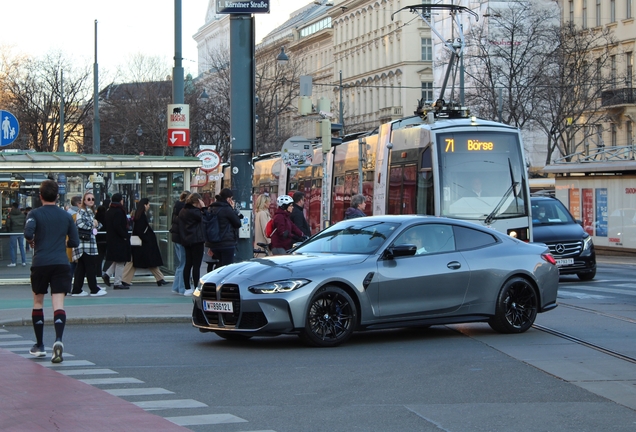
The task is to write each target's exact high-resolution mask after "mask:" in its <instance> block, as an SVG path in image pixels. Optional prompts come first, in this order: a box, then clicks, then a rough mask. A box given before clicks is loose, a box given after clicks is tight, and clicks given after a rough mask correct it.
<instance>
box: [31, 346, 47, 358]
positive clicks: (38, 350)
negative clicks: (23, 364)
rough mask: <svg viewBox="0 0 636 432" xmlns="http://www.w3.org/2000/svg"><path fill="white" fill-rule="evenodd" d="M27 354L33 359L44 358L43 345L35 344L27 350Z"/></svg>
mask: <svg viewBox="0 0 636 432" xmlns="http://www.w3.org/2000/svg"><path fill="white" fill-rule="evenodd" d="M29 354H31V355H32V356H35V357H44V356H46V351H45V350H44V345H39V346H38V344H35V345H33V346H32V347H31V349H30V350H29Z"/></svg>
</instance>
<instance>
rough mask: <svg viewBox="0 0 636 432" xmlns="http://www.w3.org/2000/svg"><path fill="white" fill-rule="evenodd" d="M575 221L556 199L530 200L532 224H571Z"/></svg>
mask: <svg viewBox="0 0 636 432" xmlns="http://www.w3.org/2000/svg"><path fill="white" fill-rule="evenodd" d="M573 223H576V221H575V220H574V219H573V218H572V215H570V212H568V211H567V209H566V208H565V206H564V205H563V204H562V203H561V201H558V200H545V199H543V200H532V224H533V225H554V224H573Z"/></svg>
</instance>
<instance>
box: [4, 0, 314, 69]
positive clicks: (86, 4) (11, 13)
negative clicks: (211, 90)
mask: <svg viewBox="0 0 636 432" xmlns="http://www.w3.org/2000/svg"><path fill="white" fill-rule="evenodd" d="M1 1H2V7H0V18H1V19H0V45H9V46H11V47H12V52H13V53H14V54H17V53H23V54H30V55H33V56H40V55H43V54H45V53H46V52H50V51H53V50H60V51H62V52H64V53H65V54H67V55H68V56H69V57H70V58H73V59H77V61H78V62H82V64H83V63H86V64H93V63H94V59H95V20H97V21H98V24H97V62H98V65H99V70H100V74H101V72H102V71H103V70H105V71H112V72H113V73H114V72H115V71H116V70H117V68H118V67H119V66H122V65H124V64H125V62H126V59H127V58H130V56H132V55H135V54H138V53H143V54H145V55H148V56H159V57H161V58H165V59H166V62H167V64H169V65H170V68H172V66H173V64H174V61H173V60H172V59H173V57H174V0H1ZM309 2H310V0H305V1H303V0H270V13H269V14H255V17H256V42H259V41H260V40H261V39H262V38H263V37H264V36H265V35H266V34H267V33H269V32H270V31H271V30H273V29H274V28H276V27H277V26H278V25H280V24H282V23H283V22H285V21H286V20H287V19H288V17H289V14H290V13H291V12H293V11H294V10H297V9H299V8H300V7H302V6H304V5H306V4H308V3H309ZM208 3H209V0H182V1H181V8H182V29H183V31H182V53H183V58H184V60H183V67H184V70H185V73H186V74H187V73H191V74H192V75H193V76H196V75H197V45H196V42H195V41H194V39H193V38H192V36H193V35H194V34H195V33H196V32H197V31H198V30H199V28H200V27H202V26H203V25H204V24H205V15H206V12H207V9H208Z"/></svg>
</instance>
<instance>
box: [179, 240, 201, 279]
mask: <svg viewBox="0 0 636 432" xmlns="http://www.w3.org/2000/svg"><path fill="white" fill-rule="evenodd" d="M184 248H185V266H184V267H183V283H184V284H185V289H186V290H189V289H190V274H192V280H193V281H194V283H195V285H196V284H198V283H199V279H200V278H201V261H203V243H195V244H193V245H190V246H185V247H184Z"/></svg>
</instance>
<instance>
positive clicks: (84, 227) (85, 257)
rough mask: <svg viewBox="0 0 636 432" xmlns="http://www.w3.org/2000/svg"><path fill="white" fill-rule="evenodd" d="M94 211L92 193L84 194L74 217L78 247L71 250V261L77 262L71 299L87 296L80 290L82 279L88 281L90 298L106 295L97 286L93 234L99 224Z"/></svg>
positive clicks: (95, 244) (95, 245)
mask: <svg viewBox="0 0 636 432" xmlns="http://www.w3.org/2000/svg"><path fill="white" fill-rule="evenodd" d="M94 209H95V197H94V196H93V193H92V192H86V193H85V194H84V196H83V197H82V202H81V204H80V205H79V211H78V212H77V214H76V215H75V224H76V225H77V232H78V234H79V239H80V244H79V246H78V247H76V248H73V261H75V262H77V265H76V266H75V275H74V278H73V289H72V290H71V295H72V296H73V297H85V296H87V295H88V293H87V292H86V291H83V290H82V286H83V285H84V278H86V280H87V281H88V288H89V289H90V291H91V293H90V295H91V296H92V297H99V296H103V295H106V294H107V293H106V290H105V289H103V288H100V287H99V286H98V285H97V277H96V271H97V257H98V252H97V242H96V241H95V234H97V228H98V227H99V226H100V225H101V224H100V223H99V222H97V219H95V214H94V213H93V211H94Z"/></svg>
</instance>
